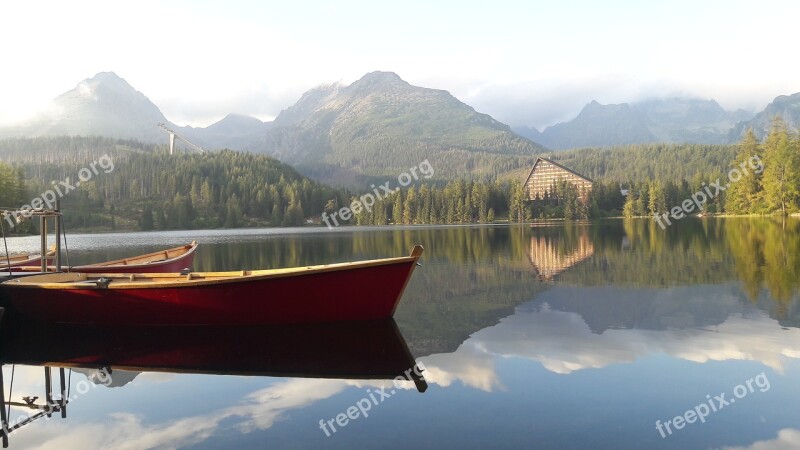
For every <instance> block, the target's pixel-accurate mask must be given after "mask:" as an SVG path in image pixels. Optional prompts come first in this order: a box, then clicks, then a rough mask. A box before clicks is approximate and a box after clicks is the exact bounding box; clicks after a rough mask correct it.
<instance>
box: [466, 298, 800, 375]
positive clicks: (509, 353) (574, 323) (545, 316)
mask: <svg viewBox="0 0 800 450" xmlns="http://www.w3.org/2000/svg"><path fill="white" fill-rule="evenodd" d="M473 340H474V341H477V342H479V343H480V344H475V345H480V347H482V348H484V349H485V351H486V352H488V353H490V354H492V355H497V356H503V357H521V358H526V359H532V360H536V361H539V362H540V363H541V364H542V365H543V366H544V367H545V368H546V369H548V370H550V371H552V372H556V373H562V374H568V373H571V372H574V371H576V370H581V369H587V368H600V367H605V366H608V365H610V364H614V363H626V362H633V361H635V360H636V359H637V358H640V357H643V356H646V355H651V354H655V353H665V354H667V355H670V356H672V357H675V358H680V359H685V360H688V361H694V362H700V363H703V362H707V361H725V360H753V361H759V362H761V363H762V364H764V365H766V366H768V367H770V368H772V369H774V370H775V371H777V372H779V373H783V358H784V357H788V358H797V357H798V355H800V330H797V329H790V330H784V329H782V328H781V327H780V326H778V324H777V323H776V322H775V321H774V320H772V319H770V318H769V317H766V316H765V315H758V316H756V317H749V318H744V317H741V316H731V317H729V318H728V319H727V320H726V321H725V322H724V323H722V324H720V325H718V326H712V327H707V328H705V329H696V328H688V329H679V330H676V329H667V330H640V329H623V330H613V329H612V330H607V331H605V332H604V333H603V334H600V335H598V334H594V333H592V331H591V330H590V329H589V327H588V326H587V325H586V323H585V322H584V321H583V319H582V318H581V317H580V315H578V314H575V313H568V312H561V311H552V310H548V309H542V310H540V311H537V312H527V311H525V312H520V311H518V312H517V314H515V315H513V316H510V317H507V318H505V319H503V320H502V321H501V322H500V323H499V324H498V325H496V326H494V327H490V328H486V329H483V330H481V331H479V332H477V333H475V334H474V335H473V336H472V337H471V338H470V339H469V340H468V341H467V342H470V341H473ZM459 350H460V349H459Z"/></svg>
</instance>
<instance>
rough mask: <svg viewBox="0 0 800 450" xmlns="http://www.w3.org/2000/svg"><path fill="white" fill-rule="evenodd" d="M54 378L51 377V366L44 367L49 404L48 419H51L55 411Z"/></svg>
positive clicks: (45, 391)
mask: <svg viewBox="0 0 800 450" xmlns="http://www.w3.org/2000/svg"><path fill="white" fill-rule="evenodd" d="M52 380H53V378H52V376H51V375H50V366H44V396H45V402H46V403H47V409H46V410H45V411H46V412H47V417H50V416H51V415H52V414H51V411H53V381H52Z"/></svg>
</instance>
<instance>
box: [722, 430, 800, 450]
mask: <svg viewBox="0 0 800 450" xmlns="http://www.w3.org/2000/svg"><path fill="white" fill-rule="evenodd" d="M797 448H800V430H797V429H794V428H784V429H782V430H780V431H779V432H778V437H776V438H775V439H768V440H764V441H757V442H754V443H753V444H752V445H749V446H747V447H723V449H724V450H793V449H797Z"/></svg>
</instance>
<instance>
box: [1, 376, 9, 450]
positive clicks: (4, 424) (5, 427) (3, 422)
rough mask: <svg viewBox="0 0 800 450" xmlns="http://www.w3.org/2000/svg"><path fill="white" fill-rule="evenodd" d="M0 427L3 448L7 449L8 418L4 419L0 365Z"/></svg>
mask: <svg viewBox="0 0 800 450" xmlns="http://www.w3.org/2000/svg"><path fill="white" fill-rule="evenodd" d="M0 426H2V427H3V429H2V431H0V432H1V433H2V434H3V448H8V417H6V389H5V384H4V383H3V365H2V364H0Z"/></svg>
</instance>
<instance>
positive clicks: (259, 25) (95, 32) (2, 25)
mask: <svg viewBox="0 0 800 450" xmlns="http://www.w3.org/2000/svg"><path fill="white" fill-rule="evenodd" d="M797 17H800V2H797V1H796V0H791V1H760V2H756V1H735V0H729V1H716V0H709V1H699V0H693V1H641V0H634V1H629V0H605V1H602V2H601V1H578V0H564V1H552V0H550V1H530V0H529V1H501V0H498V1H494V2H485V1H469V0H460V1H431V0H428V1H417V0H404V1H402V2H397V1H395V2H379V1H376V0H373V1H305V2H287V1H281V2H273V1H270V0H262V1H257V0H256V1H239V0H227V1H224V2H211V1H163V2H157V1H148V0H143V1H136V2H109V1H107V0H106V1H82V0H74V1H69V2H63V1H37V2H4V3H3V5H2V6H0V42H1V43H2V44H0V48H2V52H0V58H2V61H3V63H2V70H0V122H3V123H8V122H13V121H16V120H21V119H23V118H25V117H27V116H29V115H30V114H33V113H34V112H35V111H36V110H39V109H42V108H44V107H46V105H47V104H48V102H49V101H51V100H52V99H53V98H55V97H57V96H58V95H60V94H62V93H64V92H66V91H68V90H70V89H72V88H74V87H75V86H76V85H77V84H78V83H79V82H81V81H82V80H84V79H86V78H90V77H92V76H94V75H95V74H96V73H98V72H103V71H113V72H115V73H116V74H117V75H119V76H121V77H122V78H124V79H125V80H127V81H128V82H129V83H130V84H131V85H132V86H133V87H134V88H136V89H137V90H138V91H140V92H142V93H143V94H145V95H146V96H147V97H148V98H149V99H150V100H152V101H153V102H154V103H155V104H156V105H158V107H159V108H160V109H161V111H162V112H163V113H164V115H165V116H166V117H167V119H169V120H170V121H172V122H174V123H177V124H179V125H192V126H207V125H210V124H211V123H213V122H215V121H217V120H219V119H221V118H223V117H224V116H225V115H227V114H228V113H238V114H247V115H252V116H255V117H258V118H260V119H262V120H271V119H272V118H274V117H275V116H276V115H277V114H278V113H280V111H281V110H282V109H285V108H287V107H289V106H291V105H292V104H293V103H294V102H295V101H297V99H298V98H299V97H300V96H301V95H302V93H303V92H305V91H306V90H308V89H310V88H313V87H315V86H318V85H321V84H328V83H333V82H343V83H351V82H353V81H355V80H357V79H358V78H360V77H361V76H363V75H364V74H366V73H368V72H372V71H375V70H384V71H392V72H395V73H397V74H398V75H400V77H402V78H403V79H404V80H406V81H408V82H409V83H411V84H414V85H418V86H424V87H430V88H436V89H445V90H447V91H449V92H450V93H452V94H453V95H454V96H456V97H457V98H458V99H459V100H461V101H463V102H465V103H467V104H469V105H470V106H473V107H474V108H475V109H476V110H478V111H479V112H483V113H487V114H490V115H492V116H493V117H495V118H496V119H498V120H500V121H502V122H505V123H508V124H509V125H512V126H535V127H537V128H539V129H540V130H541V129H543V128H544V127H546V126H548V125H552V124H554V123H558V122H561V121H565V120H569V119H571V118H573V117H574V116H575V115H577V114H578V112H579V111H580V109H581V108H582V107H583V106H584V105H585V104H586V103H588V102H590V101H592V100H597V101H599V102H600V103H603V104H607V103H621V102H635V101H637V100H641V99H643V98H652V97H671V96H681V97H690V96H691V97H699V98H703V99H710V98H713V99H715V100H717V101H718V102H719V103H720V104H721V105H722V106H723V107H724V108H726V109H730V110H733V109H738V108H743V109H746V110H749V111H754V112H755V111H758V110H760V109H762V108H763V107H764V106H766V104H767V103H769V102H770V101H771V100H772V99H773V98H774V97H776V96H778V95H784V94H791V93H795V92H798V91H800V76H798V75H800V58H798V57H797V53H798V52H799V51H800V45H798V41H797V37H796V32H795V31H794V30H795V29H796V23H795V21H796V18H797Z"/></svg>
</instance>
